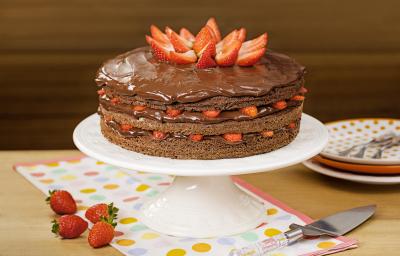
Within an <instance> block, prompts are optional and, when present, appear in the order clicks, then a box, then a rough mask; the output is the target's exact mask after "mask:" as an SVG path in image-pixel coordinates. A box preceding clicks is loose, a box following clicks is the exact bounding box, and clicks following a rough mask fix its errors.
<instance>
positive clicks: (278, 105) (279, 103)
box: [272, 100, 287, 110]
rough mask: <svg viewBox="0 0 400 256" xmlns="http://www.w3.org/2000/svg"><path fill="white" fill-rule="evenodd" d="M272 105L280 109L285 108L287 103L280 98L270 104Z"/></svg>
mask: <svg viewBox="0 0 400 256" xmlns="http://www.w3.org/2000/svg"><path fill="white" fill-rule="evenodd" d="M272 107H273V108H276V109H279V110H282V109H285V108H286V107H287V104H286V101H284V100H281V101H277V102H275V103H274V104H272Z"/></svg>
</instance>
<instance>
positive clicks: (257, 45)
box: [239, 33, 268, 54]
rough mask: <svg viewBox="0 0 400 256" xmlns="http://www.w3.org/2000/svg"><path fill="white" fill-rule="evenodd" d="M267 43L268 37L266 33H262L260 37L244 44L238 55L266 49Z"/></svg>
mask: <svg viewBox="0 0 400 256" xmlns="http://www.w3.org/2000/svg"><path fill="white" fill-rule="evenodd" d="M267 42H268V36H267V33H264V34H262V35H261V36H259V37H256V38H254V39H253V40H249V41H246V42H244V43H243V45H242V48H241V49H240V52H239V54H245V53H248V52H253V51H256V50H259V49H262V48H266V47H267Z"/></svg>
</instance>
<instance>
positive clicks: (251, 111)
mask: <svg viewBox="0 0 400 256" xmlns="http://www.w3.org/2000/svg"><path fill="white" fill-rule="evenodd" d="M240 112H242V113H243V114H245V115H247V116H250V117H256V116H257V114H258V109H257V107H256V106H249V107H244V108H241V109H240Z"/></svg>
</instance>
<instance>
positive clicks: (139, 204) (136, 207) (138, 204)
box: [133, 203, 143, 211]
mask: <svg viewBox="0 0 400 256" xmlns="http://www.w3.org/2000/svg"><path fill="white" fill-rule="evenodd" d="M142 205H143V203H137V204H134V205H133V209H135V210H137V211H139V210H140V208H141V207H142Z"/></svg>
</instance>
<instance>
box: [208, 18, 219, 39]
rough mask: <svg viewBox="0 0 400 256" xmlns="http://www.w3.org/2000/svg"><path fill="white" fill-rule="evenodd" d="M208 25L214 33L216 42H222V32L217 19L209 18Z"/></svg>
mask: <svg viewBox="0 0 400 256" xmlns="http://www.w3.org/2000/svg"><path fill="white" fill-rule="evenodd" d="M206 25H207V26H209V27H210V28H211V30H212V31H213V32H214V36H215V41H216V42H219V41H221V32H219V28H218V25H217V22H216V20H215V18H214V17H211V18H209V19H208V21H207V23H206Z"/></svg>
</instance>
